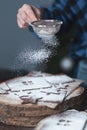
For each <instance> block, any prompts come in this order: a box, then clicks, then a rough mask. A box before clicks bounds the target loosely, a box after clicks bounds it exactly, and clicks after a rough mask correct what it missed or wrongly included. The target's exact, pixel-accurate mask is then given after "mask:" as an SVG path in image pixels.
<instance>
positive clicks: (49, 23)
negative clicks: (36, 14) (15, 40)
mask: <svg viewBox="0 0 87 130" xmlns="http://www.w3.org/2000/svg"><path fill="white" fill-rule="evenodd" d="M62 24H63V22H62V21H59V20H38V21H34V22H32V23H30V24H29V25H30V26H32V27H33V30H34V32H35V33H36V34H37V35H38V36H39V37H40V38H44V37H52V36H54V35H55V34H56V33H57V32H59V30H60V27H61V25H62Z"/></svg>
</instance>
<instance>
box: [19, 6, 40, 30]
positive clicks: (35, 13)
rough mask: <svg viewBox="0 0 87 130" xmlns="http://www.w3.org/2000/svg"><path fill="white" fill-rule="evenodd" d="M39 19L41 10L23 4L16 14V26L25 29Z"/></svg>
mask: <svg viewBox="0 0 87 130" xmlns="http://www.w3.org/2000/svg"><path fill="white" fill-rule="evenodd" d="M40 18H41V10H40V9H39V8H36V7H35V6H31V5H28V4H24V5H23V6H22V7H21V8H19V10H18V13H17V24H18V26H19V27H20V28H27V27H28V25H29V23H31V22H33V21H37V20H39V19H40Z"/></svg>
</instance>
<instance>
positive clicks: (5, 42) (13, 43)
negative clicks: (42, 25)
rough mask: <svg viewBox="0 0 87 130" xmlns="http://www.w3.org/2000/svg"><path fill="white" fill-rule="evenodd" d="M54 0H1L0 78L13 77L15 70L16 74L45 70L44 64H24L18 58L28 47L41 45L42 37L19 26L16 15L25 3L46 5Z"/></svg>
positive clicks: (34, 47)
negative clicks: (22, 71)
mask: <svg viewBox="0 0 87 130" xmlns="http://www.w3.org/2000/svg"><path fill="white" fill-rule="evenodd" d="M52 2H53V0H45V1H43V0H0V79H6V78H8V77H12V76H13V75H14V74H13V72H14V73H15V70H17V71H16V75H17V74H18V71H19V72H20V70H24V71H31V70H44V67H45V66H44V64H43V65H37V64H30V63H26V64H24V63H23V64H22V62H21V63H20V61H19V60H18V59H17V58H16V57H17V56H18V55H19V53H21V52H23V51H24V50H25V49H26V48H27V49H28V48H33V49H36V48H37V47H38V48H39V47H40V46H41V43H40V39H39V38H38V37H37V36H36V35H34V34H33V33H32V32H29V31H28V29H25V30H21V29H19V28H18V26H17V22H16V15H17V11H18V9H19V8H20V7H21V6H22V5H23V4H24V3H29V4H34V5H39V6H45V7H46V6H49V5H51V4H52ZM23 62H24V61H23ZM20 73H21V72H20Z"/></svg>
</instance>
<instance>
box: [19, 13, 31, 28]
mask: <svg viewBox="0 0 87 130" xmlns="http://www.w3.org/2000/svg"><path fill="white" fill-rule="evenodd" d="M17 23H18V26H19V27H20V28H26V27H27V26H28V24H27V23H26V22H25V21H24V20H23V19H22V18H21V16H20V14H17Z"/></svg>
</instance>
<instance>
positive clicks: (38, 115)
mask: <svg viewBox="0 0 87 130" xmlns="http://www.w3.org/2000/svg"><path fill="white" fill-rule="evenodd" d="M13 80H15V79H13ZM6 82H9V81H6ZM2 84H4V83H2ZM2 84H1V85H2ZM0 87H1V86H0ZM4 88H5V89H7V88H6V86H5V87H4ZM83 92H84V89H83V88H82V87H80V86H78V87H77V88H76V89H75V90H74V91H73V92H72V93H70V94H69V95H68V96H67V97H66V99H65V100H64V101H63V102H60V103H59V104H58V105H56V107H55V108H54V109H52V108H50V107H48V106H47V104H46V103H41V102H40V103H38V104H37V103H35V104H34V103H26V104H22V102H21V101H20V100H14V98H7V97H6V96H4V95H1V96H0V122H3V123H5V124H8V125H16V126H26V127H35V126H36V125H37V123H38V122H39V121H40V120H42V119H43V118H45V117H47V116H50V115H52V114H57V113H60V112H62V111H65V110H67V109H71V108H74V109H78V110H79V109H81V104H82V101H83Z"/></svg>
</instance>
